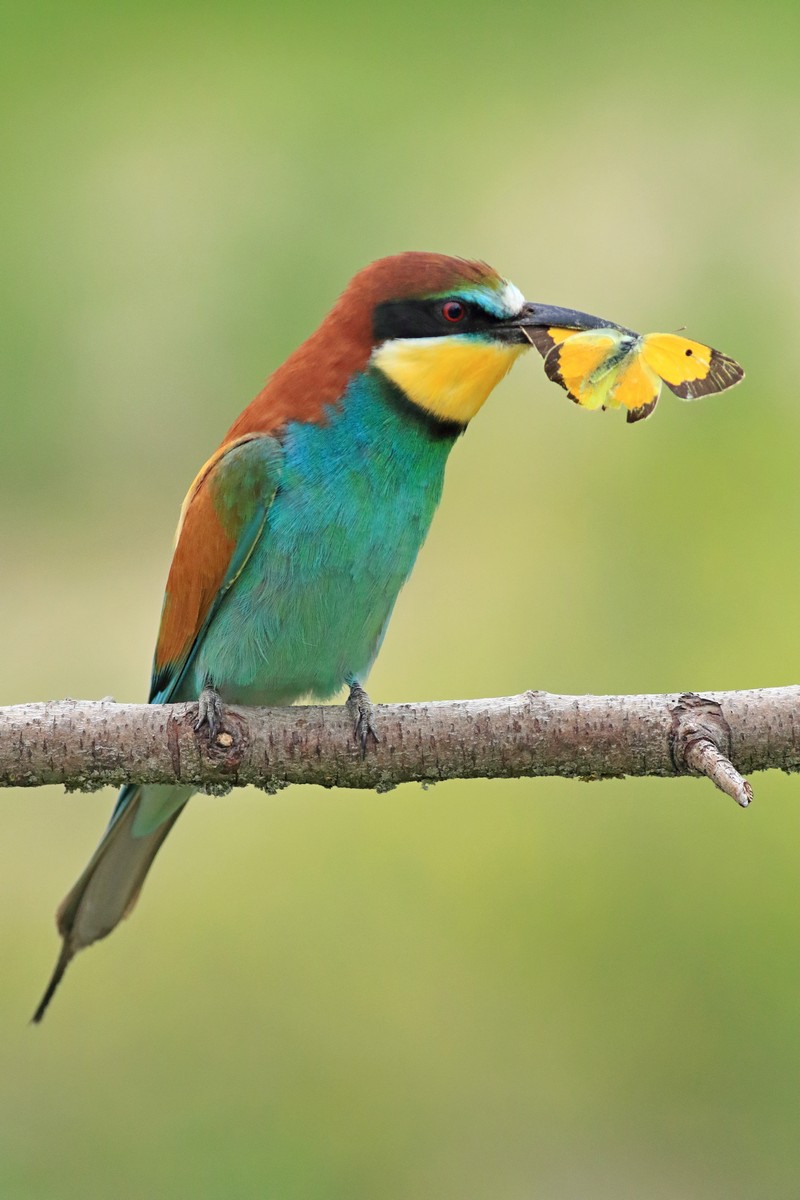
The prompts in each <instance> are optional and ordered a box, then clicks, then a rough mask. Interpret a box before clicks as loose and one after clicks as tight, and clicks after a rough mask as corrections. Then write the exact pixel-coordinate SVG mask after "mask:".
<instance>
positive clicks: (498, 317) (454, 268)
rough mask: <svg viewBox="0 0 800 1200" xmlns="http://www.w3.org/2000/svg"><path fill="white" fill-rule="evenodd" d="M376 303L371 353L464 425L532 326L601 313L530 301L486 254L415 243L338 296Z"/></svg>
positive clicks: (364, 304)
mask: <svg viewBox="0 0 800 1200" xmlns="http://www.w3.org/2000/svg"><path fill="white" fill-rule="evenodd" d="M340 304H341V305H343V306H344V307H345V308H346V307H348V306H350V305H352V306H353V308H354V309H361V314H362V320H363V316H364V312H365V311H368V312H369V318H370V333H371V339H372V350H371V355H370V363H371V365H372V366H373V367H376V368H377V369H378V370H379V371H381V372H382V373H383V374H384V375H385V376H387V377H388V378H389V379H390V380H391V381H392V382H393V383H394V384H396V385H397V386H398V387H399V388H400V389H401V390H402V391H403V392H404V394H405V395H406V396H407V397H408V398H409V399H410V400H412V401H413V402H414V404H416V405H418V406H419V407H420V408H422V409H424V410H425V411H426V412H428V413H430V414H431V415H432V416H434V417H436V418H438V419H439V420H442V421H446V422H448V423H449V422H453V423H455V424H458V425H466V424H467V422H468V421H470V420H471V418H472V417H474V416H475V414H476V412H477V411H478V409H479V408H480V407H481V406H482V405H483V403H484V401H485V400H486V399H487V397H488V395H489V393H490V392H491V391H492V389H493V388H494V387H495V386H496V385H497V384H498V383H499V382H500V380H501V379H502V378H503V376H504V375H505V374H506V373H507V372H508V371H509V370H510V368H511V367H512V366H513V364H514V362H515V361H516V360H517V358H519V356H520V355H521V354H523V353H524V352H525V351H526V350H528V349H530V346H531V340H530V338H529V337H528V336H527V334H526V329H530V328H531V327H533V326H553V325H557V324H560V325H562V326H565V327H568V328H573V327H574V328H576V329H585V328H592V327H594V326H596V325H599V324H601V321H600V319H599V318H595V317H590V316H589V315H588V314H585V313H578V312H575V311H573V310H571V309H570V310H567V309H562V308H554V307H553V306H551V305H541V304H531V303H528V302H526V300H525V298H524V296H523V295H522V293H521V292H520V291H519V289H518V288H517V287H515V286H514V284H513V283H510V282H509V281H508V280H507V279H504V278H503V277H502V276H500V275H498V273H497V272H496V271H495V270H493V269H492V268H491V267H489V266H487V264H486V263H483V262H471V261H468V260H465V259H461V258H450V257H448V256H447V255H443V254H423V253H415V252H410V253H406V254H398V255H394V256H392V257H391V258H383V259H380V260H379V261H378V262H375V263H372V264H371V265H370V266H368V267H366V268H365V269H364V270H363V271H360V272H359V274H358V275H356V276H355V278H354V279H353V280H352V282H351V283H350V286H349V287H348V289H347V291H346V292H345V293H344V295H343V296H342V298H341V300H340Z"/></svg>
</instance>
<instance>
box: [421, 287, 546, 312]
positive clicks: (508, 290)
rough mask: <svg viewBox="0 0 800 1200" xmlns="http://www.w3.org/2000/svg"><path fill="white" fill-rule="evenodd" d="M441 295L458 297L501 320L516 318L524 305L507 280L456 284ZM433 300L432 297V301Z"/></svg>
mask: <svg viewBox="0 0 800 1200" xmlns="http://www.w3.org/2000/svg"><path fill="white" fill-rule="evenodd" d="M441 295H442V296H444V295H448V296H458V297H459V299H461V300H467V301H469V302H470V303H472V304H477V305H479V306H480V307H481V308H483V309H485V310H486V312H490V313H491V314H492V316H495V317H500V318H501V319H505V318H506V317H516V316H517V315H518V314H519V313H520V312H521V311H522V307H523V305H524V303H525V297H524V296H523V294H522V292H521V291H520V290H519V288H518V287H515V286H514V284H513V283H509V281H508V280H507V279H498V280H497V281H496V282H492V283H489V282H487V283H471V282H470V283H464V284H463V285H458V284H456V286H455V287H453V288H451V289H450V290H449V291H447V292H442V293H441ZM435 298H436V297H432V299H435Z"/></svg>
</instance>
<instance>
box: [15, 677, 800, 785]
mask: <svg viewBox="0 0 800 1200" xmlns="http://www.w3.org/2000/svg"><path fill="white" fill-rule="evenodd" d="M196 715H197V705H196V704H173V705H144V704H116V703H114V702H113V701H112V700H102V701H76V700H61V701H53V702H52V703H46V704H20V705H16V706H14V707H11V708H0V786H6V787H7V786H12V785H14V786H18V787H36V786H38V785H40V784H45V783H61V784H64V785H65V786H66V787H67V788H68V789H70V790H76V789H81V790H87V791H90V790H94V789H95V788H98V787H102V786H103V785H105V784H114V785H119V784H122V783H184V784H191V785H193V786H194V787H196V788H197V789H198V790H202V791H207V792H214V793H222V792H225V791H227V790H229V788H231V787H233V786H236V785H239V784H255V785H256V786H257V787H261V788H264V789H266V790H267V791H275V790H276V789H278V788H280V787H284V786H286V785H287V784H290V783H316V784H322V785H323V786H325V787H360V788H376V789H378V790H379V791H386V790H388V789H390V788H392V787H395V786H396V785H397V784H399V783H406V782H409V781H413V780H416V781H418V782H422V783H434V782H438V781H439V780H443V779H471V778H510V777H520V776H534V775H561V776H565V777H570V778H579V779H608V778H618V777H621V776H624V775H638V776H642V775H657V776H677V775H687V774H698V773H700V774H705V775H707V776H708V777H709V778H710V779H712V780H713V781H714V783H715V784H716V785H717V787H719V788H721V789H722V790H723V791H724V792H726V793H727V794H728V795H730V796H732V797H733V798H734V799H735V800H736V801H737V803H739V804H740V805H742V806H743V807H744V806H746V805H747V804H749V803H750V800H751V799H752V790H751V788H750V785H749V783H747V781H746V780H745V779H744V778H743V777H742V774H740V772H742V773H749V772H751V771H763V770H767V769H769V768H778V769H780V770H783V771H797V770H800V719H796V717H797V716H798V715H800V687H797V686H792V687H783V688H764V689H760V690H754V691H745V692H711V693H708V694H707V695H705V696H697V695H695V694H693V693H684V694H683V695H664V696H557V695H550V694H548V693H547V692H525V693H523V694H522V695H520V696H507V697H502V698H498V699H492V700H457V701H442V702H436V703H430V704H391V705H376V706H375V711H374V718H373V721H374V725H375V729H376V731H377V734H378V737H379V739H380V740H379V741H378V742H377V744H373V743H372V741H370V745H369V747H368V750H367V752H366V754H365V755H364V756H363V757H362V754H361V750H360V747H359V746H358V745H357V744H356V742H355V740H354V737H353V725H352V718H351V716H350V715H349V713H348V712H347V710H346V708H344V707H325V706H314V707H300V706H294V707H292V708H234V707H229V708H226V709H225V715H224V728H223V732H221V733H219V734H218V735H217V737H216V739H215V741H214V742H213V743H211V742H210V741H209V737H208V734H207V732H205V731H204V732H202V733H200V734H197V733H195V731H194V729H193V722H194V719H195V717H196ZM734 763H735V764H736V765H735V766H734Z"/></svg>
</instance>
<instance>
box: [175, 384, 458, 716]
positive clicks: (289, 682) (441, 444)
mask: <svg viewBox="0 0 800 1200" xmlns="http://www.w3.org/2000/svg"><path fill="white" fill-rule="evenodd" d="M459 432H460V430H459V429H458V427H455V426H452V425H446V426H444V425H441V424H439V423H437V422H435V421H434V420H433V419H429V418H428V417H426V416H425V414H424V413H422V412H421V411H420V410H419V409H417V408H416V406H414V405H412V404H411V402H410V401H408V400H407V399H406V398H405V397H403V396H402V394H401V393H399V392H398V390H397V389H396V388H395V387H394V385H393V384H391V383H389V381H388V380H387V379H386V378H385V377H384V376H383V375H382V374H381V373H380V372H379V371H377V370H374V369H372V370H370V371H368V372H367V373H365V374H364V375H360V376H357V377H356V378H355V379H354V380H353V381H352V382H351V384H350V386H349V387H348V389H347V392H346V393H345V396H344V398H343V400H342V402H341V403H340V404H339V405H337V406H336V408H331V409H330V410H328V412H327V413H326V421H325V423H324V424H321V425H316V424H300V423H291V424H289V425H288V426H287V427H286V429H285V431H284V432H283V434H282V437H281V441H282V444H283V449H284V456H285V457H284V465H283V469H282V472H281V476H280V483H279V486H278V491H277V493H276V495H275V498H274V500H273V502H272V506H271V508H270V511H269V517H268V521H267V525H266V528H265V530H264V533H263V535H262V536H261V538H260V539H259V542H258V544H257V546H256V549H255V550H254V552H253V554H252V556H251V557H250V559H249V561H248V563H247V565H246V566H245V568H244V570H243V571H242V573H241V575H240V576H239V578H238V579H237V581H236V583H235V585H234V587H233V588H232V589H231V592H230V593H229V595H228V596H227V597H226V598H225V600H224V601H223V603H222V605H221V607H220V609H219V611H218V612H217V614H216V615H215V617H214V619H213V621H212V623H211V625H210V626H209V628H208V630H207V631H206V634H205V637H204V639H203V643H202V645H201V646H199V647H198V651H197V654H196V656H195V659H194V663H193V671H192V672H191V673H190V674H193V676H194V680H193V683H194V688H195V690H194V692H193V695H195V696H196V695H197V694H199V691H200V689H201V688H202V686H203V683H204V681H205V680H206V679H210V680H211V681H213V683H214V685H215V686H216V687H217V689H218V690H219V692H220V694H221V696H222V698H223V700H225V701H228V702H229V703H240V704H285V703H290V702H291V701H293V700H296V699H298V698H299V697H301V696H305V695H312V696H315V697H319V698H325V697H328V696H331V695H333V694H334V693H335V692H337V691H339V690H340V689H341V688H342V687H343V685H344V684H345V681H346V680H347V679H348V677H356V678H358V679H361V680H363V679H364V677H365V676H366V673H367V672H368V670H369V668H370V666H371V665H372V662H373V660H374V658H375V655H376V654H377V652H378V649H379V648H380V644H381V641H382V639H383V635H384V632H385V629H386V625H387V622H388V620H389V617H390V615H391V611H392V608H393V606H394V603H395V600H396V599H397V595H398V593H399V591H400V588H401V587H402V586H403V584H404V582H405V580H406V579H407V578H408V575H409V572H410V571H411V568H412V567H413V565H414V561H415V559H416V557H417V553H418V552H419V549H420V546H421V545H422V543H423V541H424V539H425V536H426V534H427V532H428V529H429V527H430V523H431V519H432V517H433V514H434V512H435V511H436V506H437V505H438V503H439V499H440V497H441V493H442V484H443V482H444V470H445V464H446V462H447V456H448V454H449V452H450V450H451V448H452V446H453V443H454V441H455V438H456V437H457V436H458V433H459ZM186 682H187V684H189V683H190V680H189V679H187V681H186ZM181 690H182V692H183V691H184V689H183V688H182V689H181ZM186 691H187V692H188V691H189V689H188V688H187V689H186Z"/></svg>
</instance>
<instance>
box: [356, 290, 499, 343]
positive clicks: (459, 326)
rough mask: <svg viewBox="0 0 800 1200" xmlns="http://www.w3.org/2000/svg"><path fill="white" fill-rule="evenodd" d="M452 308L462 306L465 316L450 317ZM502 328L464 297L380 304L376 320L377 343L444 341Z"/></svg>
mask: <svg viewBox="0 0 800 1200" xmlns="http://www.w3.org/2000/svg"><path fill="white" fill-rule="evenodd" d="M450 305H453V306H455V305H459V306H460V307H461V308H462V309H463V310H464V311H463V316H461V317H460V318H454V316H452V315H451V316H449V317H448V316H447V315H446V312H445V310H446V309H447V308H448V307H449V306H450ZM498 324H499V318H497V317H494V316H492V315H491V313H488V312H485V311H484V309H482V308H481V307H480V306H479V305H477V304H474V303H471V302H470V301H468V300H462V299H461V297H460V296H452V297H447V296H445V297H443V298H440V299H439V300H386V301H384V303H383V304H378V305H377V306H376V308H375V311H374V313H373V318H372V332H373V334H374V336H375V341H376V342H386V341H390V340H391V339H392V338H414V337H442V336H446V335H448V334H453V333H456V332H458V333H480V332H481V331H487V332H488V331H490V330H491V329H493V328H495V327H496V326H497V325H498Z"/></svg>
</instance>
